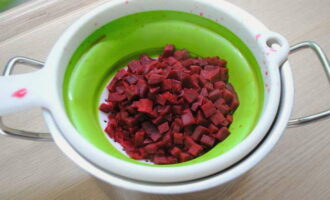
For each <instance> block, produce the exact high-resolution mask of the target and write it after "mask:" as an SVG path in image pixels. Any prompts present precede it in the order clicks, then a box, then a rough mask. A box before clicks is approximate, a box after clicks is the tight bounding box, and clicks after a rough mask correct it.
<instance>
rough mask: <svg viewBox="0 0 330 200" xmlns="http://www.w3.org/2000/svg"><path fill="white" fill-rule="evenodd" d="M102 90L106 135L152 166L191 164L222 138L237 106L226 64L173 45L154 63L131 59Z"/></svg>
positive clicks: (142, 59)
mask: <svg viewBox="0 0 330 200" xmlns="http://www.w3.org/2000/svg"><path fill="white" fill-rule="evenodd" d="M107 89H108V91H109V95H108V98H107V99H106V102H105V103H103V104H101V105H100V110H101V111H103V112H105V113H107V114H108V123H107V127H106V129H105V132H106V133H107V134H108V135H109V136H110V137H111V138H112V139H113V140H115V141H116V142H119V143H120V144H121V145H122V147H123V148H124V150H125V151H126V153H127V154H128V155H129V156H130V157H132V158H133V159H137V160H148V161H152V162H153V163H155V164H172V163H180V162H185V161H188V160H191V159H193V158H196V157H198V156H200V155H202V154H204V153H205V152H207V151H208V150H209V149H211V148H212V147H214V146H215V145H216V144H217V143H219V142H221V141H223V140H225V139H226V138H227V137H228V136H229V134H230V132H229V130H228V127H229V125H230V124H231V123H232V121H233V116H232V114H233V112H234V111H235V109H236V108H237V106H238V105H239V102H238V98H237V95H236V93H235V91H234V88H233V87H232V86H231V85H230V84H229V83H228V69H227V68H226V61H225V60H221V59H219V58H218V57H212V58H192V57H191V56H190V55H189V53H188V52H187V51H186V50H175V47H174V46H173V45H167V46H165V48H164V51H163V53H162V55H160V56H159V58H158V59H152V58H150V57H149V56H147V55H141V57H140V60H132V61H131V62H129V63H128V68H127V69H121V70H119V71H118V72H117V74H116V75H115V76H114V78H113V79H112V80H111V82H110V83H109V85H108V86H107Z"/></svg>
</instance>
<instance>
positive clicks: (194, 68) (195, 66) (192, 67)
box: [190, 65, 201, 74]
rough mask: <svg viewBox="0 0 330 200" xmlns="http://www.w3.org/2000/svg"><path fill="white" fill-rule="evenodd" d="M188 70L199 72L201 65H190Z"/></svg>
mask: <svg viewBox="0 0 330 200" xmlns="http://www.w3.org/2000/svg"><path fill="white" fill-rule="evenodd" d="M190 70H191V72H192V73H195V74H199V73H200V71H201V67H200V66H198V65H191V66H190Z"/></svg>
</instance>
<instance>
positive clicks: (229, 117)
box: [226, 115, 233, 124]
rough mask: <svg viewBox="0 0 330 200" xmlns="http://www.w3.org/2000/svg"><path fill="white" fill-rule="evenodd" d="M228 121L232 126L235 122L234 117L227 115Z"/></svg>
mask: <svg viewBox="0 0 330 200" xmlns="http://www.w3.org/2000/svg"><path fill="white" fill-rule="evenodd" d="M226 120H227V122H228V123H229V124H231V123H232V122H233V116H232V115H227V116H226Z"/></svg>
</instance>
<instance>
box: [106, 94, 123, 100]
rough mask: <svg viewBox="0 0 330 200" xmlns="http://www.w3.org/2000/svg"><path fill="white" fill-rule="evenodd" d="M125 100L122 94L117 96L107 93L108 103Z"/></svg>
mask: <svg viewBox="0 0 330 200" xmlns="http://www.w3.org/2000/svg"><path fill="white" fill-rule="evenodd" d="M125 99H126V96H125V95H122V94H117V93H109V95H108V101H110V102H111V101H113V102H120V101H124V100H125Z"/></svg>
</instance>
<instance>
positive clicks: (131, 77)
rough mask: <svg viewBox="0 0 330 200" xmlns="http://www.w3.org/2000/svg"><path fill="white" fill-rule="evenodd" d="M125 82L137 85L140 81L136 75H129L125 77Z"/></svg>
mask: <svg viewBox="0 0 330 200" xmlns="http://www.w3.org/2000/svg"><path fill="white" fill-rule="evenodd" d="M125 80H126V81H127V83H129V84H135V83H136V82H137V81H138V78H137V77H136V76H135V75H128V76H126V77H125Z"/></svg>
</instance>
